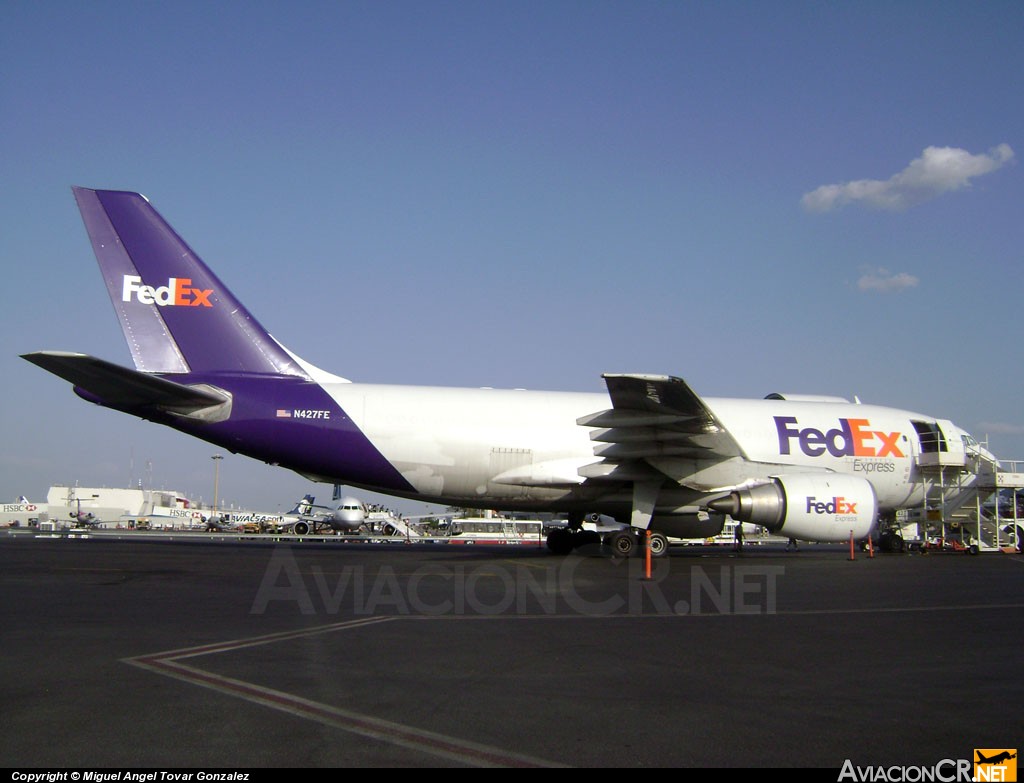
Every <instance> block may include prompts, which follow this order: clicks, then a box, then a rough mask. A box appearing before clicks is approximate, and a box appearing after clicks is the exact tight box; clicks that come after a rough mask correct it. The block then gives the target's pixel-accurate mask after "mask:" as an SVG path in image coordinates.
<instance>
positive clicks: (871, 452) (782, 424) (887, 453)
mask: <svg viewBox="0 0 1024 783" xmlns="http://www.w3.org/2000/svg"><path fill="white" fill-rule="evenodd" d="M775 429H776V431H777V432H778V434H779V453H780V454H791V453H792V442H793V440H794V439H795V440H796V442H797V443H798V444H799V446H800V451H802V452H803V453H804V454H806V455H807V456H808V457H820V456H821V455H823V454H824V453H825V452H826V451H827V452H828V453H829V454H831V455H832V456H833V457H902V456H903V452H902V451H900V447H899V446H898V445H897V444H896V441H897V439H898V438H899V437H900V433H899V431H898V430H897V431H896V432H882V431H881V430H873V429H871V422H870V421H869V420H868V419H839V426H838V427H834V428H832V429H830V430H826V431H824V432H822V431H821V430H819V429H815V428H814V427H803V428H801V427H800V426H799V425H798V423H797V420H796V417H795V416H776V417H775Z"/></svg>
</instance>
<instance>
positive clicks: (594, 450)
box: [24, 188, 998, 554]
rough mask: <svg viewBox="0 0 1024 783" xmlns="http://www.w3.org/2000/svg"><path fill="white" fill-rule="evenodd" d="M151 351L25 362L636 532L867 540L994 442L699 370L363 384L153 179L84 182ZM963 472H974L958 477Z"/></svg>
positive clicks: (454, 496)
mask: <svg viewBox="0 0 1024 783" xmlns="http://www.w3.org/2000/svg"><path fill="white" fill-rule="evenodd" d="M74 193H75V198H76V199H77V202H78V206H79V209H80V211H81V213H82V217H83V219H84V221H85V226H86V229H87V231H88V234H89V238H90V240H91V242H92V246H93V250H94V252H95V254H96V257H97V260H98V261H99V265H100V269H101V271H102V273H103V277H104V280H105V282H106V285H107V288H108V291H109V294H110V297H111V300H112V301H113V304H114V308H115V310H116V311H117V315H118V318H119V319H120V321H121V326H122V329H123V331H124V334H125V337H126V339H127V341H128V347H129V349H130V350H131V353H132V358H133V359H134V363H135V369H134V370H131V369H128V368H125V367H121V366H119V365H116V364H112V363H110V362H107V361H105V360H102V359H98V358H95V357H92V356H87V355H84V354H77V353H65V352H57V351H43V352H37V353H30V354H26V355H25V357H24V358H26V359H28V360H29V361H31V362H33V363H35V364H37V365H39V366H40V367H43V368H44V369H46V370H49V371H50V372H52V373H54V374H56V375H59V376H60V377H62V378H64V379H66V380H68V381H70V382H71V383H72V384H74V387H75V392H76V393H77V394H78V395H79V396H81V397H83V398H84V399H86V400H88V401H90V402H93V403H96V404H98V405H103V406H106V407H109V408H113V409H115V410H119V411H123V412H125V413H129V414H132V415H135V416H139V417H141V418H145V419H149V420H152V421H155V422H158V423H161V424H165V425H167V426H170V427H173V428H175V429H178V430H181V431H182V432H185V433H188V434H190V435H194V436H196V437H198V438H201V439H203V440H205V441H208V442H210V443H213V444H216V445H217V446H219V447H223V448H226V449H230V450H231V451H233V452H238V453H241V454H246V455H248V456H250V457H253V458H255V459H259V460H263V461H265V462H268V463H271V464H274V465H280V466H283V467H287V468H290V469H292V470H294V471H297V472H298V473H300V474H302V475H303V476H306V477H308V478H310V479H312V480H315V481H322V482H328V483H332V484H347V485H351V486H355V487H360V488H365V489H368V490H373V491H376V492H381V493H385V494H390V495H394V496H399V497H405V498H413V499H416V500H422V501H425V502H430V503H439V504H446V505H454V506H463V507H473V508H490V509H496V510H509V511H533V512H537V511H549V512H564V513H567V514H568V516H569V521H570V525H569V527H568V528H567V529H564V530H556V531H553V532H552V533H551V534H550V536H549V539H548V545H549V547H550V549H551V550H552V551H554V552H556V553H567V552H569V551H571V550H572V548H573V547H574V546H575V545H576V544H577V543H579V542H580V541H582V540H583V538H584V536H585V534H582V533H578V532H576V531H578V529H579V527H580V525H581V523H582V521H583V519H584V518H585V517H586V516H587V515H590V514H604V515H608V516H612V517H614V518H615V519H617V520H618V521H620V522H622V523H625V524H628V525H629V526H630V531H631V532H621V533H619V534H616V536H615V537H614V539H613V540H612V544H613V545H614V546H615V548H616V550H617V551H619V552H620V553H623V554H626V553H628V552H629V551H631V550H632V549H633V548H634V546H635V543H636V540H637V537H636V535H635V534H636V533H637V532H639V531H645V530H648V529H649V530H650V531H652V536H651V546H652V549H653V550H654V553H655V554H663V553H664V552H665V551H666V548H667V540H666V536H674V537H679V538H703V537H708V536H711V535H714V534H716V533H718V532H719V531H720V530H721V528H722V525H723V521H724V517H725V514H729V515H731V516H732V517H733V518H735V519H737V520H741V521H745V522H753V523H756V524H760V525H763V526H765V527H767V528H768V529H769V530H771V531H772V532H774V533H777V534H779V535H782V536H789V537H792V538H797V539H803V540H808V541H846V540H848V539H849V538H850V537H851V536H852V537H853V538H856V539H863V538H864V537H866V536H868V535H869V534H871V533H872V531H873V530H875V529H876V527H877V525H878V523H879V521H880V520H891V519H892V518H893V516H894V514H895V512H896V510H897V509H900V508H905V507H908V506H918V507H920V506H921V505H922V504H923V503H925V502H926V501H927V502H930V503H934V502H941V503H949V502H953V501H955V500H956V499H957V498H962V497H963V495H964V494H965V493H968V492H971V491H972V486H973V485H974V483H975V482H976V479H977V476H978V474H979V473H985V472H992V471H994V470H996V469H997V467H998V465H997V463H996V460H995V458H994V457H993V456H992V455H991V454H990V453H989V452H988V451H987V450H986V449H984V448H982V447H980V446H979V445H978V443H977V442H976V441H975V440H974V439H973V438H972V437H971V436H970V435H969V434H968V433H966V432H964V431H963V430H961V429H960V428H958V427H957V426H955V425H954V424H953V423H952V422H949V421H946V420H943V419H937V418H935V417H933V416H927V415H924V414H921V413H913V412H909V411H903V410H896V409H893V408H886V407H881V406H876V405H862V404H859V403H850V402H848V401H846V400H842V399H838V398H834V397H811V396H805V395H796V396H794V395H771V396H769V397H768V398H766V399H753V400H741V399H712V398H702V397H699V396H698V395H697V394H695V393H694V392H693V390H691V389H690V387H689V386H688V385H687V384H686V383H685V382H684V381H683V380H681V379H680V378H676V377H672V376H667V375H650V374H608V375H605V376H604V379H605V382H606V385H607V393H600V394H585V393H567V392H539V391H518V390H516V391H513V390H507V391H502V390H495V389H455V388H437V387H421V386H385V385H376V384H365V383H352V382H350V381H348V380H346V379H344V378H340V377H338V376H336V375H332V374H330V373H327V372H324V371H323V370H320V369H319V368H317V367H314V366H312V365H310V364H309V363H308V362H305V361H303V360H302V359H300V358H299V357H298V356H296V355H295V354H293V353H292V352H291V351H289V350H287V349H286V348H284V347H283V346H282V345H281V344H279V343H278V342H277V341H276V340H274V338H273V337H271V336H270V334H269V333H268V332H266V331H265V330H264V329H263V327H262V326H261V325H260V324H259V323H258V322H257V321H256V319H255V318H253V317H252V315H250V313H249V312H248V310H246V308H245V307H244V306H243V305H242V304H241V302H239V301H238V300H237V299H236V298H235V297H234V296H233V295H232V294H231V292H230V291H229V290H228V288H227V286H225V285H224V284H223V283H222V282H221V281H220V280H219V279H218V278H217V277H216V276H215V275H214V274H213V272H212V271H210V269H209V268H208V267H207V266H206V265H205V264H204V263H203V262H202V261H201V260H200V259H199V257H198V256H197V255H196V254H195V253H194V252H193V251H192V249H191V248H189V246H188V245H187V244H186V243H185V242H184V241H183V240H182V239H181V238H180V237H179V236H178V235H177V234H176V233H175V232H174V230H173V229H172V228H171V227H170V225H168V224H167V223H166V222H165V221H164V220H163V218H162V217H161V216H160V215H159V214H158V213H157V212H156V210H154V209H153V207H152V206H151V205H150V204H149V202H148V201H147V200H146V199H145V198H144V197H143V196H141V195H139V194H137V193H131V192H122V191H106V190H87V189H84V188H74ZM951 476H955V481H951V478H950V477H951Z"/></svg>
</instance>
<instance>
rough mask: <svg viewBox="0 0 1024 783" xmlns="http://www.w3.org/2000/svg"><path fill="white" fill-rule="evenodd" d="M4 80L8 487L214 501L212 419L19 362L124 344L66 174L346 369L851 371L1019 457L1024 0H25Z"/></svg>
mask: <svg viewBox="0 0 1024 783" xmlns="http://www.w3.org/2000/svg"><path fill="white" fill-rule="evenodd" d="M0 73H2V74H3V77H2V80H0V137H2V139H3V155H0V180H2V182H3V184H4V187H3V188H2V189H0V215H2V226H3V231H2V232H0V258H2V263H3V268H4V274H5V277H6V296H5V305H4V307H3V310H2V315H0V318H2V319H3V329H2V330H0V347H2V350H0V368H2V373H3V378H4V380H5V383H4V391H3V401H4V405H3V406H2V407H0V410H2V413H0V438H2V441H0V443H2V445H0V498H2V499H4V500H9V499H13V498H14V497H15V496H17V495H18V494H27V495H29V496H30V497H31V498H33V499H35V498H37V497H41V496H42V495H43V494H44V493H45V491H46V488H47V487H48V486H49V485H50V484H53V483H63V482H76V481H77V482H78V483H80V484H81V485H86V486H88V485H109V486H123V485H125V484H126V483H127V482H129V481H133V482H137V481H139V480H142V481H143V483H144V484H145V485H147V486H150V485H152V486H158V487H168V488H176V489H179V490H181V491H184V492H186V493H189V494H191V495H193V496H197V497H198V496H203V497H204V498H206V499H209V497H210V496H211V495H212V484H213V468H212V461H211V460H210V457H211V455H212V454H213V453H214V450H213V449H212V448H211V447H209V446H207V445H206V444H203V443H201V442H198V441H194V440H192V439H189V438H187V437H186V436H184V435H180V434H178V433H175V432H172V431H170V430H166V429H163V428H160V427H157V426H155V425H151V424H146V423H144V422H140V421H137V420H134V419H131V418H129V417H126V416H123V415H121V414H117V413H114V412H111V411H106V410H102V409H99V408H95V407H94V406H90V405H88V404H87V403H85V402H82V401H81V400H79V399H78V398H77V397H75V396H74V395H73V394H72V393H71V391H70V388H69V386H68V385H67V384H66V383H64V382H62V381H60V380H58V379H56V378H53V377H52V376H49V375H48V374H46V373H44V372H43V371H41V370H39V369H38V368H36V367H34V366H32V365H30V364H28V363H27V362H25V361H23V360H22V359H20V358H18V355H19V354H21V353H25V352H28V351H32V350H41V349H59V350H77V351H82V352H86V353H92V354H94V355H98V356H101V357H103V358H106V359H110V360H113V361H118V362H120V363H123V364H130V363H131V360H130V357H129V355H128V351H127V348H126V346H125V343H124V339H123V338H122V336H121V333H120V329H119V327H118V324H117V321H116V318H115V317H114V315H113V312H112V308H111V306H110V304H109V300H108V299H107V296H106V293H105V290H104V287H103V284H102V281H101V279H100V277H99V274H98V273H97V268H96V265H95V261H94V260H93V257H92V253H91V250H90V247H89V244H88V241H87V239H86V236H85V231H84V229H83V227H82V224H81V220H80V219H79V216H78V213H77V210H76V208H75V205H74V200H73V198H72V196H71V192H70V186H71V185H83V186H87V187H98V188H117V189H126V190H138V191H140V192H142V193H144V194H146V195H147V196H148V197H149V198H150V200H151V201H152V202H153V204H154V206H156V208H157V209H158V210H160V212H161V213H162V214H163V215H164V217H165V218H167V219H168V220H169V221H170V222H171V223H172V225H174V226H175V228H176V229H177V230H178V231H179V233H181V234H182V235H183V236H184V237H185V238H186V240H187V241H189V243H190V244H191V245H192V247H193V248H194V249H195V250H196V251H197V252H198V253H199V255H200V256H202V257H203V258H204V260H206V261H207V263H209V264H210V265H211V266H212V267H213V268H214V270H215V271H216V272H217V274H218V275H219V276H220V277H221V279H222V280H224V282H225V283H226V284H227V285H229V286H230V287H231V289H232V290H233V291H234V292H235V294H236V295H238V296H239V297H240V298H241V299H242V301H244V302H245V303H246V305H247V306H248V307H249V309H250V310H251V311H252V312H253V313H254V314H255V315H256V316H257V317H258V318H259V319H260V320H261V322H262V323H263V324H264V325H265V326H266V327H267V328H268V329H269V330H270V331H271V332H273V333H274V335H275V336H276V337H277V338H278V339H280V340H281V341H282V342H283V343H284V344H285V345H287V346H288V347H290V348H291V349H292V350H294V351H296V352H297V353H299V354H300V355H302V356H303V357H304V358H306V359H308V360H309V361H312V362H314V363H315V364H318V365H320V366H321V367H324V368H325V369H328V370H331V371H333V372H336V373H338V374H340V375H344V376H346V377H349V378H352V379H353V380H357V381H358V380H363V381H373V382H394V383H422V384H437V385H468V386H496V387H526V388H536V389H544V388H547V389H566V390H583V391H588V390H589V391H597V390H600V389H601V388H602V382H601V378H600V376H601V373H602V372H654V373H670V374H674V375H678V376H681V377H683V378H685V379H687V381H689V383H690V384H691V385H692V386H693V387H694V389H695V390H696V391H697V392H698V393H700V394H703V395H706V396H733V397H762V396H764V395H765V394H767V393H769V392H773V391H790V392H804V393H823V394H839V395H843V396H847V397H852V396H853V395H858V396H859V397H860V398H861V399H862V400H864V401H866V402H875V403H879V404H889V405H894V406H900V407H905V408H909V409H911V410H917V411H921V412H923V413H926V414H929V415H933V416H936V417H940V418H949V419H952V420H954V421H955V422H957V423H958V424H959V425H961V426H963V427H965V428H966V429H968V430H970V431H971V432H973V433H974V434H975V435H976V436H977V437H979V438H984V437H985V436H986V435H987V436H988V438H989V442H990V445H991V447H992V449H993V450H994V451H995V452H996V453H997V454H998V455H1000V456H1001V457H1004V458H1006V459H1013V458H1022V459H1024V413H1022V410H1021V390H1022V388H1024V382H1022V381H1024V373H1022V370H1021V362H1020V360H1019V338H1020V336H1021V333H1022V326H1024V321H1022V317H1021V313H1020V288H1021V285H1020V284H1021V282H1022V280H1024V273H1022V271H1021V270H1022V265H1021V262H1022V257H1021V256H1022V248H1024V242H1022V238H1024V237H1022V234H1024V220H1022V219H1021V218H1022V214H1021V204H1024V180H1022V173H1024V172H1022V169H1021V167H1020V165H1019V161H1018V158H1019V157H1020V155H1022V154H1024V139H1022V138H1021V131H1022V128H1024V98H1022V94H1021V91H1020V89H1019V87H1018V86H1017V82H1018V81H1019V78H1020V74H1021V73H1024V4H1021V3H1019V2H984V3H967V2H963V3H941V2H921V3H917V2H902V3H881V2H878V3H874V2H865V3H845V4H825V3H819V2H808V3H804V2H776V3H772V2H768V3H741V2H723V3H694V2H674V3H670V2H665V3H661V2H657V3H656V2H554V3H551V2H543V3H542V2H497V1H494V2H430V3H424V2H367V3H362V2H299V3H270V2H244V3H242V2H237V3H236V2H220V3H205V2H203V3H198V2H196V3H191V2H175V3H143V2H110V1H107V2H96V3H77V2H38V3H28V2H6V3H3V4H0ZM310 489H312V487H311V486H310V485H309V483H308V482H306V481H305V480H303V479H301V478H299V477H298V476H295V475H294V474H291V473H289V472H287V471H284V470H280V469H274V468H270V467H267V466H263V465H260V464H258V463H255V462H253V461H252V460H248V459H246V458H243V457H238V456H228V458H227V459H225V460H224V462H223V464H222V465H221V495H222V497H224V498H226V499H228V500H229V501H235V502H238V503H244V504H247V505H255V506H257V507H259V508H262V509H268V510H272V509H274V508H276V507H278V506H290V502H291V501H293V500H294V499H295V498H296V497H298V496H299V495H301V494H303V493H304V492H306V491H307V490H310ZM315 489H316V490H317V492H318V494H320V495H326V493H327V491H328V490H327V488H325V487H317V488H315ZM394 505H396V506H398V507H401V508H404V509H406V510H408V511H410V512H412V511H415V510H417V508H416V507H415V505H412V506H410V504H408V503H396V504H394Z"/></svg>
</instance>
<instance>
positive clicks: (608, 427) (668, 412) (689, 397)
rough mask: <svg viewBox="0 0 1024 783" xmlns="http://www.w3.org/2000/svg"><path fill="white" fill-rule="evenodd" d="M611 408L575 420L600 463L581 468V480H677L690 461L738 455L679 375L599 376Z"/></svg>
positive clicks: (736, 446) (691, 465)
mask: <svg viewBox="0 0 1024 783" xmlns="http://www.w3.org/2000/svg"><path fill="white" fill-rule="evenodd" d="M603 377H604V379H605V383H606V384H607V385H608V393H609V395H610V396H611V400H612V408H611V409H610V410H606V411H600V412H598V413H593V414H590V415H589V416H583V417H582V418H580V419H577V420H576V423H577V424H579V425H581V426H584V427H593V428H594V431H593V432H591V433H590V438H591V440H594V441H596V442H597V444H598V445H596V446H595V447H594V454H595V455H596V456H598V457H600V458H601V459H602V462H600V463H597V464H595V465H590V466H587V467H585V468H583V469H581V471H580V473H581V475H583V476H585V477H587V478H606V479H621V480H624V481H644V480H653V479H655V478H656V477H657V476H658V475H659V474H660V475H661V477H662V478H663V477H664V476H668V477H670V478H673V479H675V480H677V481H682V480H683V479H684V478H685V477H686V476H687V475H689V474H690V473H691V472H692V471H693V470H694V466H695V462H696V461H698V460H699V461H701V462H705V463H706V462H725V461H731V460H737V459H742V458H743V457H744V454H743V450H742V449H741V448H740V445H739V444H738V443H737V442H736V440H735V438H733V436H732V435H731V434H730V433H729V431H728V430H727V429H726V428H725V427H724V425H722V423H721V422H719V421H718V419H717V418H716V417H715V415H714V413H713V412H712V411H711V410H710V409H709V408H708V407H707V406H706V405H705V404H704V402H703V400H701V398H700V397H699V396H697V394H696V393H694V391H693V390H692V389H691V388H690V387H689V386H688V385H687V383H686V382H685V381H684V380H683V379H682V378H675V377H672V376H669V375H615V374H606V375H604V376H603Z"/></svg>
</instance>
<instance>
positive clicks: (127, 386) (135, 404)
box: [21, 351, 230, 416]
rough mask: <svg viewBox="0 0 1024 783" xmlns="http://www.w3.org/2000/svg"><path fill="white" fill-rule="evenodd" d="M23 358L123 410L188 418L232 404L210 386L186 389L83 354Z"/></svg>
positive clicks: (41, 353) (44, 353)
mask: <svg viewBox="0 0 1024 783" xmlns="http://www.w3.org/2000/svg"><path fill="white" fill-rule="evenodd" d="M21 358H22V359H27V360H28V361H30V362H32V364H35V365H38V366H39V367H42V368H43V369H44V370H47V371H48V372H52V373H53V374H54V375H57V376H59V377H61V378H63V379H64V380H66V381H70V382H71V383H73V384H74V385H75V387H76V388H77V389H81V390H82V391H84V392H86V393H87V394H88V395H90V396H91V397H93V398H95V399H94V401H95V402H99V403H100V404H101V405H105V406H108V407H111V408H118V409H120V410H128V411H142V410H160V411H165V412H168V413H177V414H179V415H183V416H188V415H190V414H195V413H196V412H197V411H201V410H204V409H208V408H213V407H221V406H225V405H226V404H228V403H229V402H230V397H229V396H228V395H227V394H225V393H221V392H218V391H215V390H214V389H212V388H210V387H202V388H200V387H195V386H185V385H184V384H180V383H174V382H173V381H168V380H165V379H163V378H159V377H157V376H155V375H149V374H147V373H144V372H138V371H137V370H129V369H128V368H127V367H122V366H120V365H118V364H113V363H112V362H108V361H104V360H103V359H97V358H96V357H95V356H88V355H86V354H84V353H67V352H64V351H38V352H36V353H26V354H23V355H22V357H21Z"/></svg>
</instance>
